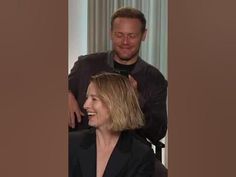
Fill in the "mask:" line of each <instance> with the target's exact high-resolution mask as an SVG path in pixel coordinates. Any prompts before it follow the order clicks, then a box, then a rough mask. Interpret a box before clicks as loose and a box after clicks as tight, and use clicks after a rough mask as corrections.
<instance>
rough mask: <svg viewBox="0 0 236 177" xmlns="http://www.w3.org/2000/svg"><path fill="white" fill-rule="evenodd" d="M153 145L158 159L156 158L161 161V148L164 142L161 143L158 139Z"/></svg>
mask: <svg viewBox="0 0 236 177" xmlns="http://www.w3.org/2000/svg"><path fill="white" fill-rule="evenodd" d="M154 146H155V148H156V154H155V155H156V158H157V159H158V160H160V162H162V148H164V147H165V144H164V143H162V142H160V141H158V143H157V144H154Z"/></svg>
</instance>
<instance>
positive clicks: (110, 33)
mask: <svg viewBox="0 0 236 177" xmlns="http://www.w3.org/2000/svg"><path fill="white" fill-rule="evenodd" d="M109 35H110V39H112V29H110V32H109Z"/></svg>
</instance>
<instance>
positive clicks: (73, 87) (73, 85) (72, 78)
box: [68, 57, 81, 96]
mask: <svg viewBox="0 0 236 177" xmlns="http://www.w3.org/2000/svg"><path fill="white" fill-rule="evenodd" d="M80 59H81V57H79V58H78V60H77V61H76V62H75V63H74V66H73V67H72V69H71V71H70V74H69V76H68V81H69V82H68V89H69V91H71V92H72V93H73V95H74V96H75V94H76V93H77V92H78V91H77V88H78V86H77V84H78V80H79V77H80V76H79V75H80V74H79V73H80V70H79V69H80Z"/></svg>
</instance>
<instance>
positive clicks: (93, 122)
mask: <svg viewBox="0 0 236 177" xmlns="http://www.w3.org/2000/svg"><path fill="white" fill-rule="evenodd" d="M84 109H86V111H87V113H88V119H89V122H88V124H89V125H90V126H92V127H96V128H103V127H104V128H106V127H107V126H108V125H110V118H109V117H110V115H109V110H108V108H107V106H106V105H105V104H104V103H103V102H102V100H101V99H100V98H99V96H98V93H97V89H96V87H95V85H94V84H93V83H92V82H91V83H90V84H89V86H88V89H87V99H86V101H85V103H84Z"/></svg>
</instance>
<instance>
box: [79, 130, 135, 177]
mask: <svg viewBox="0 0 236 177" xmlns="http://www.w3.org/2000/svg"><path fill="white" fill-rule="evenodd" d="M84 138H86V139H83V141H82V143H81V145H80V146H81V153H80V156H81V157H80V159H83V160H82V161H81V162H80V165H81V169H82V171H83V174H84V177H90V176H96V133H95V129H91V131H90V132H89V133H88V134H87V136H85V137H84ZM131 147H132V138H131V136H130V133H128V132H126V131H124V132H122V133H121V135H120V137H119V140H118V142H117V144H116V146H115V148H114V150H113V152H112V154H111V156H110V159H109V161H108V163H107V166H106V169H105V171H104V174H103V177H111V176H112V177H116V176H117V177H118V174H119V172H120V171H121V169H123V168H125V167H126V164H127V163H128V161H129V158H130V154H131V153H130V151H131ZM91 162H93V163H91Z"/></svg>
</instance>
